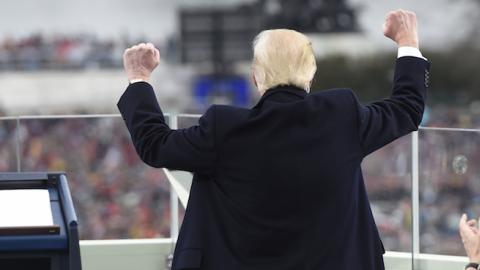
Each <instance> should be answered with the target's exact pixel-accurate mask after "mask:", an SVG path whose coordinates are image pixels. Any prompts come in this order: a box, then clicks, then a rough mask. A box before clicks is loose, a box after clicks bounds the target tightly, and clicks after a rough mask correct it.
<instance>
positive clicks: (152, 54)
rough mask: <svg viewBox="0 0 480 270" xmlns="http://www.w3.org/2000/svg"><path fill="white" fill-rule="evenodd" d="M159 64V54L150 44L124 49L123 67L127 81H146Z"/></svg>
mask: <svg viewBox="0 0 480 270" xmlns="http://www.w3.org/2000/svg"><path fill="white" fill-rule="evenodd" d="M159 62H160V52H159V51H158V50H157V49H156V48H155V46H153V44H152V43H140V44H138V45H135V46H133V47H130V48H128V49H126V50H125V53H124V54H123V67H124V68H125V71H126V72H127V76H128V80H129V81H131V80H135V79H140V80H145V81H147V80H148V79H149V78H150V75H151V74H152V72H153V70H154V69H155V68H156V67H157V66H158V63H159Z"/></svg>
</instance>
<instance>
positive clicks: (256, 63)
mask: <svg viewBox="0 0 480 270" xmlns="http://www.w3.org/2000/svg"><path fill="white" fill-rule="evenodd" d="M252 67H253V75H254V77H255V81H256V82H257V87H258V90H259V91H260V92H261V93H263V92H265V91H266V90H268V89H270V88H273V87H276V86H279V85H294V86H297V87H300V88H302V89H305V90H306V91H307V92H308V91H310V84H311V81H312V80H313V76H314V75H315V71H316V70H317V64H316V61H315V56H314V54H313V49H312V43H311V42H310V40H309V39H308V38H307V37H306V36H305V35H303V34H301V33H299V32H297V31H294V30H289V29H274V30H265V31H262V32H261V33H260V34H258V35H257V37H256V38H255V40H254V42H253V63H252Z"/></svg>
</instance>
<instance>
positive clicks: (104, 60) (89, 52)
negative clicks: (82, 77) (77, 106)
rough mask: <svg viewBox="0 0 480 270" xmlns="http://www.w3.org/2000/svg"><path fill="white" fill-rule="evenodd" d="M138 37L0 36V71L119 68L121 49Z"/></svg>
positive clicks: (83, 35)
mask: <svg viewBox="0 0 480 270" xmlns="http://www.w3.org/2000/svg"><path fill="white" fill-rule="evenodd" d="M138 42H139V40H133V39H131V38H123V39H120V40H116V39H100V38H98V37H97V36H95V35H88V34H80V35H79V34H76V35H53V36H45V35H42V34H35V35H30V36H27V37H23V38H10V37H2V38H0V71H1V70H28V71H30V70H44V69H85V68H119V67H121V66H122V62H121V60H122V54H123V51H124V49H125V48H127V47H128V46H131V45H132V44H134V43H138Z"/></svg>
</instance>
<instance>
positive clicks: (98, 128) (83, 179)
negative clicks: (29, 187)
mask: <svg viewBox="0 0 480 270" xmlns="http://www.w3.org/2000/svg"><path fill="white" fill-rule="evenodd" d="M17 136H18V137H19V138H20V140H21V149H20V152H21V169H22V170H23V171H66V172H67V177H68V180H69V185H70V188H71V191H72V197H73V200H74V204H75V207H76V211H77V215H78V216H79V220H80V221H81V222H80V237H81V238H82V239H126V238H153V237H169V235H170V195H169V194H170V186H169V184H168V181H167V180H166V178H165V177H164V175H163V173H162V172H161V170H156V169H153V168H150V167H148V166H146V165H145V164H143V163H142V162H141V161H140V159H139V158H138V157H137V155H136V153H135V150H134V149H133V147H132V144H131V141H130V138H129V135H128V133H127V131H126V129H125V127H124V123H123V121H122V120H121V119H120V118H99V119H61V120H25V121H22V122H21V125H20V129H19V130H15V123H14V121H1V122H0V171H15V170H16V159H15V158H14V157H15V151H16V149H15V143H14V141H13V140H14V138H16V137H17Z"/></svg>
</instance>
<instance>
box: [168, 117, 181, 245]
mask: <svg viewBox="0 0 480 270" xmlns="http://www.w3.org/2000/svg"><path fill="white" fill-rule="evenodd" d="M169 119H170V128H171V129H177V128H178V116H177V115H176V114H173V113H172V114H171V115H170V116H169ZM170 215H171V220H170V221H171V223H170V237H171V238H172V241H173V242H174V243H175V242H176V241H177V237H178V227H179V225H178V195H177V193H176V192H175V190H174V188H173V186H172V185H170Z"/></svg>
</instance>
